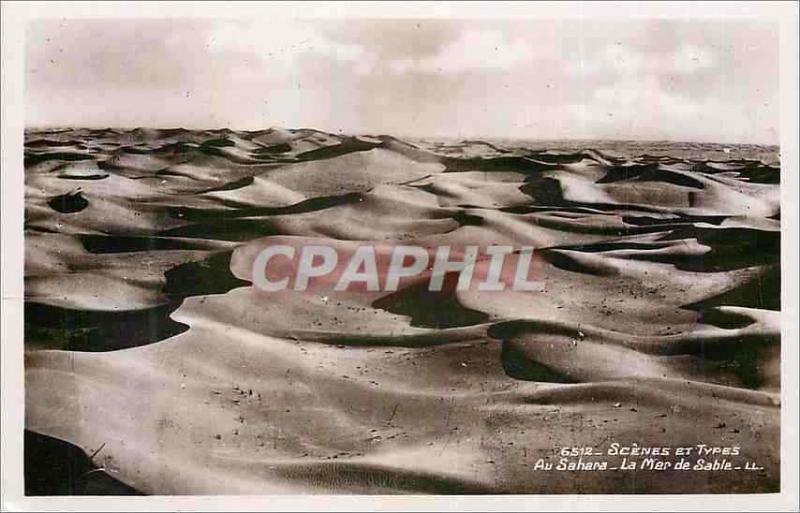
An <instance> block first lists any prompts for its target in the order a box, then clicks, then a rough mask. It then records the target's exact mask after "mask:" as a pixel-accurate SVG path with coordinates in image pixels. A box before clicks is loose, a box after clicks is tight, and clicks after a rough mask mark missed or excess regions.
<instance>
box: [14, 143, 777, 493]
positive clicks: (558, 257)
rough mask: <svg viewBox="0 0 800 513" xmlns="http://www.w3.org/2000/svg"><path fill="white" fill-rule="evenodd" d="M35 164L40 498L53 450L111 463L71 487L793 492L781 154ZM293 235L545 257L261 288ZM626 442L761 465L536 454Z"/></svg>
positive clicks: (136, 154)
mask: <svg viewBox="0 0 800 513" xmlns="http://www.w3.org/2000/svg"><path fill="white" fill-rule="evenodd" d="M725 148H728V150H729V151H727V152H726V151H723V150H724V149H725ZM25 152H26V153H25V166H26V195H25V200H26V203H25V205H26V220H25V230H26V231H25V234H26V248H25V249H26V263H25V277H26V291H25V294H26V306H27V308H26V316H25V330H26V331H25V333H26V428H27V429H28V430H29V435H28V437H27V438H26V444H27V447H26V451H28V454H29V455H43V454H44V455H45V456H39V457H38V459H37V458H34V457H33V456H31V457H30V458H28V460H27V466H26V478H27V479H28V481H29V483H35V484H36V486H35V487H34V486H33V485H31V487H30V489H35V490H37V493H47V491H48V490H50V491H51V492H52V493H55V492H53V490H63V489H64V483H63V482H57V483H53V482H51V481H57V480H58V477H52V476H50V477H47V478H45V477H42V476H45V475H47V476H49V475H50V474H47V472H46V471H45V469H44V467H46V466H47V465H48V462H47V461H46V454H47V450H51V449H47V448H51V447H61V445H59V444H60V443H61V442H58V441H63V442H66V443H69V444H72V446H75V447H77V448H78V449H79V450H81V451H83V452H85V453H86V455H87V458H88V456H92V458H91V459H90V460H87V461H84V462H83V463H81V465H83V466H84V467H86V468H87V470H86V472H88V469H90V468H91V467H92V466H94V467H99V468H103V469H104V472H102V473H101V472H93V473H92V474H85V473H82V474H80V475H78V476H71V477H63V479H67V480H70V479H71V480H72V481H71V483H72V485H73V486H71V487H67V488H68V489H69V491H71V492H72V493H83V492H86V491H87V490H97V489H100V487H101V486H106V487H110V488H109V489H111V490H114V491H116V493H129V492H131V491H134V490H135V491H138V492H141V493H147V494H220V493H235V494H252V493H466V494H472V493H642V492H649V493H686V492H691V493H705V492H714V493H730V492H769V491H776V490H778V488H779V482H780V472H779V418H780V401H779V397H780V372H779V369H780V361H779V356H780V343H781V341H780V313H779V311H780V290H779V288H780V201H779V184H780V167H779V163H778V162H777V161H776V154H777V148H771V147H756V146H737V147H735V148H734V150H733V151H730V147H729V146H725V147H723V146H722V145H710V144H709V145H700V144H689V143H686V144H680V143H630V142H628V143H626V142H608V141H595V142H582V143H577V142H561V143H547V144H545V143H530V144H523V143H519V142H498V141H491V142H488V141H463V142H460V143H454V142H450V143H446V142H442V141H429V140H420V141H416V140H415V141H401V140H399V139H396V138H393V137H389V136H361V137H349V136H338V135H331V134H326V133H323V132H320V131H316V130H311V129H300V130H286V129H269V130H262V131H257V132H235V131H231V130H216V131H189V130H183V129H165V130H157V129H136V130H130V131H122V130H110V129H109V130H90V129H74V130H64V131H51V132H48V131H28V132H27V133H26V148H25ZM279 242H284V243H289V244H292V245H296V246H297V247H300V246H302V245H308V244H327V245H330V246H333V247H336V248H337V249H338V250H339V251H341V252H343V254H352V252H353V251H355V248H357V247H358V246H359V245H362V244H365V243H369V244H376V247H378V248H391V247H393V245H397V244H415V245H419V246H422V247H425V248H433V247H437V246H440V245H451V246H453V247H464V246H467V245H478V246H481V247H487V246H490V245H513V246H521V245H531V246H533V247H534V248H535V253H534V255H535V258H534V265H535V269H536V273H537V278H538V279H539V280H540V281H541V283H542V286H543V288H542V290H537V291H511V290H506V291H503V292H502V293H497V292H481V291H479V290H474V289H470V290H455V289H453V288H445V290H443V291H436V292H433V291H429V290H427V288H426V287H424V286H422V285H420V283H421V282H420V281H419V280H416V281H415V280H408V281H405V282H401V287H400V289H399V290H397V291H393V292H380V291H376V292H354V291H341V292H337V291H335V290H333V289H332V288H331V289H330V290H328V291H327V292H318V291H315V290H309V291H303V292H301V291H295V290H291V289H288V290H282V291H280V292H270V293H267V292H263V291H260V290H258V289H257V288H256V287H254V286H253V285H252V280H253V278H252V262H253V259H254V258H255V255H256V254H257V253H258V251H259V250H260V249H261V248H263V247H264V244H277V243H279ZM381 251H383V252H381ZM386 251H388V249H386ZM386 251H384V250H379V254H380V255H382V257H381V258H388V257H387V256H386V255H388V253H387V252H386ZM480 265H483V266H485V265H486V262H483V263H481V264H480ZM52 439H56V440H55V441H54V440H52ZM611 443H620V444H632V443H637V444H639V445H651V446H671V447H675V446H695V445H697V444H708V445H712V446H738V447H740V448H741V456H740V457H739V459H740V460H742V461H744V460H747V461H754V462H757V463H758V465H759V466H760V467H763V468H761V469H760V470H757V471H747V472H745V471H729V472H679V471H666V472H645V471H640V472H629V471H621V470H620V471H607V472H586V471H579V470H575V471H563V472H544V471H540V470H534V465H535V463H536V461H537V460H538V459H539V458H544V459H548V460H552V461H556V462H557V461H558V455H557V450H558V449H559V448H560V447H563V446H569V447H572V446H578V447H594V448H597V449H599V450H606V449H607V448H608V447H609V446H610V444H611ZM53 450H55V449H53ZM95 452H96V454H95ZM70 454H73V457H74V453H70ZM737 461H738V460H737ZM81 468H82V467H81ZM109 476H110V478H113V479H110V478H109ZM48 479H49V480H50V481H48ZM97 479H105V480H106V481H104V482H103V483H104V484H102V485H101V484H98V483H97V482H96V480H97ZM92 480H95V481H92ZM109 480H110V482H111V483H112V484H111V485H109V484H108V481H109ZM115 482H117V484H116V485H114V484H113V483H115ZM48 483H50V484H48ZM92 483H94V484H93V485H92ZM48 486H49V488H48ZM121 491H122V492H121ZM58 493H62V492H58Z"/></svg>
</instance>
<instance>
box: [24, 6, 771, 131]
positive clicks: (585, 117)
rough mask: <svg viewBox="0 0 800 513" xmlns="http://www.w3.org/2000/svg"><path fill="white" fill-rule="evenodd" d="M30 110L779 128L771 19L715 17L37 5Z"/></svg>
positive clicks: (173, 120)
mask: <svg viewBox="0 0 800 513" xmlns="http://www.w3.org/2000/svg"><path fill="white" fill-rule="evenodd" d="M26 48H27V50H26V52H27V61H26V64H27V70H26V116H27V124H28V126H93V127H100V126H102V127H106V126H116V127H136V126H150V127H175V126H183V127H187V128H213V127H230V128H237V129H258V128H265V127H271V126H283V127H288V128H292V127H313V128H319V129H323V130H327V131H331V132H339V131H342V132H346V133H372V134H377V133H390V134H395V135H400V136H403V135H416V136H452V137H513V138H535V139H560V138H575V139H578V138H607V139H653V140H655V139H671V140H681V141H713V142H755V143H769V144H777V143H778V138H779V135H778V127H779V124H780V119H779V106H778V90H779V84H778V62H779V54H778V31H777V27H776V26H775V25H774V24H770V23H765V22H746V21H733V20H727V21H726V20H722V21H713V22H709V21H708V20H705V21H702V22H688V21H687V22H684V21H675V20H662V21H658V20H653V21H641V20H640V21H636V20H628V21H620V22H609V21H597V22H595V21H588V20H587V21H580V20H563V21H544V20H542V21H539V20H520V21H508V22H501V21H495V20H484V21H455V20H410V19H404V20H373V21H371V20H363V19H361V20H351V21H346V20H341V19H340V20H324V21H322V20H320V21H292V20H287V19H272V20H266V19H259V20H218V19H217V20H211V19H206V20H200V19H196V20H189V19H164V20H141V19H138V20H137V19H125V20H121V19H120V20H52V21H51V20H46V21H36V22H33V23H32V24H31V25H29V26H28V30H27V46H26Z"/></svg>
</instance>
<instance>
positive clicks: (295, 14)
mask: <svg viewBox="0 0 800 513" xmlns="http://www.w3.org/2000/svg"><path fill="white" fill-rule="evenodd" d="M243 16H247V17H269V18H273V19H274V18H287V17H290V18H381V17H383V18H385V17H394V18H398V17H405V18H411V17H424V18H448V17H452V18H483V19H486V18H496V19H501V18H502V19H508V18H592V19H599V18H603V19H631V18H691V19H741V18H759V19H772V20H777V21H778V22H779V24H780V31H781V34H780V35H781V37H780V41H781V79H780V80H781V84H780V86H781V95H780V102H781V103H780V104H781V112H782V119H781V132H780V133H781V156H782V164H781V174H782V177H781V180H782V184H781V188H782V190H781V201H782V211H781V216H782V221H781V223H782V252H783V254H782V277H783V281H782V291H783V295H782V312H783V313H782V317H783V319H784V324H783V334H782V335H783V339H782V345H781V348H782V354H781V358H782V360H781V362H782V378H783V383H782V394H783V395H782V405H783V406H782V417H781V435H782V441H781V443H782V457H781V483H782V491H781V493H780V494H772V495H636V496H629V495H516V496H474V497H463V496H446V497H443V496H348V495H306V496H286V495H275V496H244V497H242V496H170V497H165V496H155V497H115V498H108V497H69V498H60V497H59V498H42V497H36V498H25V497H23V483H22V476H23V472H22V431H23V425H24V419H23V415H24V411H23V409H24V390H23V355H22V348H23V343H22V333H23V321H22V306H23V256H24V252H23V233H22V220H23V212H24V208H23V177H24V173H23V165H22V153H23V151H22V149H23V128H24V95H23V91H24V84H23V81H24V73H23V65H24V51H23V49H24V26H25V24H26V23H27V20H30V19H35V18H119V17H137V18H164V17H181V18H186V17H194V18H203V17H243ZM1 34H2V140H1V141H2V145H1V148H2V168H0V169H1V171H0V180H1V181H2V218H1V219H0V221H1V226H2V326H1V328H2V343H0V351H1V353H0V355H1V356H2V359H1V361H2V436H0V444H1V445H0V447H1V448H2V468H1V469H0V470H1V471H2V472H1V474H0V479H2V494H3V495H2V503H1V504H0V506H2V509H3V510H4V511H5V510H9V511H29V510H40V511H76V510H79V511H134V510H139V511H141V510H145V509H146V510H152V511H174V510H209V511H211V510H213V511H224V510H234V511H256V510H273V511H274V510H281V511H309V510H326V511H341V510H347V511H390V510H395V511H396V510H408V511H427V510H439V511H491V510H494V511H497V510H539V509H546V510H551V511H574V510H578V509H580V510H585V511H607V510H619V511H642V510H650V511H666V510H669V511H778V510H787V511H797V510H798V509H800V503H799V502H798V487H797V483H798V332H800V331H799V330H798V313H800V312H798V268H797V256H798V238H797V228H798V170H800V167H798V163H800V158H799V156H798V133H799V132H798V91H800V88H799V87H798V59H799V58H800V52H799V51H798V4H797V3H795V2H648V3H644V2H562V3H554V2H537V3H508V2H493V3H489V2H468V3H465V2H427V3H421V2H420V3H407V2H375V3H373V2H369V3H363V2H362V3H351V2H342V3H327V2H303V3H301V2H274V3H250V2H141V3H140V2H102V3H101V2H63V3H62V2H25V3H21V2H3V3H2V32H1ZM742 72H743V73H746V72H747V70H742Z"/></svg>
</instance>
